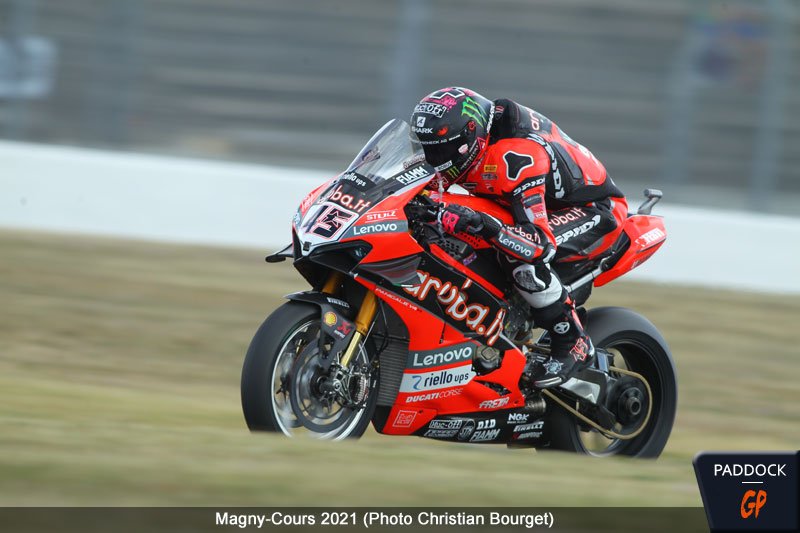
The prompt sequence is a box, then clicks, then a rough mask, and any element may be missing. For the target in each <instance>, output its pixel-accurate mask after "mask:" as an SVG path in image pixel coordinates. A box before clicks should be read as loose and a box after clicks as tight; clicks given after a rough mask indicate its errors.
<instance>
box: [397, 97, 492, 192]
mask: <svg viewBox="0 0 800 533" xmlns="http://www.w3.org/2000/svg"><path fill="white" fill-rule="evenodd" d="M493 112H494V104H492V102H491V101H490V100H488V99H486V98H484V97H483V96H481V95H480V94H478V93H476V92H474V91H470V90H469V89H464V88H462V87H449V88H446V89H440V90H438V91H436V92H433V93H431V94H429V95H428V96H426V97H425V98H423V99H422V101H421V102H420V103H419V104H417V106H416V107H415V108H414V113H413V114H412V115H411V131H413V132H414V133H415V134H416V135H417V138H419V141H420V144H422V148H423V150H424V151H425V159H427V161H428V163H430V164H431V165H432V166H433V167H435V168H436V170H437V171H438V172H439V175H440V176H442V177H443V178H444V179H445V181H446V182H447V185H448V186H449V185H452V184H454V183H458V182H459V181H461V180H462V179H463V178H464V177H465V176H466V174H467V171H468V170H469V169H470V168H471V167H472V165H474V164H475V162H476V161H478V160H479V159H480V158H481V157H482V156H483V152H484V150H486V146H487V144H488V142H489V128H490V127H491V124H492V114H493Z"/></svg>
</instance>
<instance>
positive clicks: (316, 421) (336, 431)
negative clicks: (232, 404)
mask: <svg viewBox="0 0 800 533" xmlns="http://www.w3.org/2000/svg"><path fill="white" fill-rule="evenodd" d="M320 335H321V328H320V309H319V307H317V306H314V305H311V304H307V303H302V302H294V301H292V302H287V303H285V304H283V305H282V306H281V307H279V308H278V309H276V310H275V312H273V313H272V314H271V315H270V316H269V317H268V318H267V319H266V320H265V321H264V323H263V324H261V327H259V328H258V331H257V332H256V334H255V336H254V337H253V340H252V341H251V342H250V347H249V348H248V349H247V355H246V356H245V360H244V366H243V368H242V381H241V393H242V411H243V413H244V418H245V421H246V422H247V427H249V428H250V430H251V431H274V432H281V433H283V434H284V435H287V436H290V437H291V436H297V435H308V436H311V437H313V438H318V439H330V440H341V439H345V438H349V437H354V438H357V437H360V436H361V435H362V434H363V433H364V431H365V430H366V429H367V426H368V425H369V423H370V420H371V418H372V414H373V412H374V411H375V404H376V401H377V396H378V394H377V392H378V391H377V377H372V378H371V379H370V382H369V388H368V393H367V398H366V400H365V401H364V405H363V407H361V408H349V407H345V406H343V405H341V404H340V403H338V402H336V401H331V399H330V398H329V397H326V396H325V395H324V394H323V393H321V392H320V391H319V390H318V387H316V385H315V384H316V383H317V382H318V381H319V378H320V376H321V369H320V367H319V361H320V358H321V357H322V356H323V354H321V353H320V348H319V346H320V343H319V337H320ZM369 363H370V362H369V357H368V353H367V350H366V349H365V346H364V345H363V344H362V345H361V346H360V347H359V350H358V352H357V355H356V357H354V360H353V362H352V364H351V366H353V365H359V366H361V367H366V366H369ZM374 374H375V375H376V376H377V373H374Z"/></svg>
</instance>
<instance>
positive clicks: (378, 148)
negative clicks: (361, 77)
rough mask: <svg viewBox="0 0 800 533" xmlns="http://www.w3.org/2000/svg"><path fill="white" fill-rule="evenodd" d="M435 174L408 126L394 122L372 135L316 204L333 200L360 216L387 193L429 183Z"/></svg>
mask: <svg viewBox="0 0 800 533" xmlns="http://www.w3.org/2000/svg"><path fill="white" fill-rule="evenodd" d="M434 174H435V171H434V170H433V168H432V167H431V166H430V165H428V164H427V163H426V162H425V154H424V152H423V151H422V145H420V144H419V141H418V140H417V138H416V135H415V134H414V133H412V131H411V127H410V126H409V125H408V124H407V123H406V122H404V121H402V120H399V119H393V120H390V121H389V122H387V123H386V124H385V125H384V126H383V127H382V128H381V129H380V130H378V131H377V132H376V133H375V135H373V136H372V138H371V139H370V140H369V142H367V144H366V145H365V146H364V148H362V149H361V151H360V152H359V153H358V155H357V156H356V158H355V159H354V160H353V162H352V163H350V166H348V167H347V170H346V171H345V172H344V173H342V175H341V176H339V177H338V178H337V179H335V180H333V182H332V183H331V185H330V186H329V187H328V189H327V190H326V191H324V192H323V193H322V194H320V196H319V198H318V199H317V202H316V203H323V202H326V201H334V202H337V203H339V204H340V205H342V206H343V207H345V208H347V209H351V210H355V211H356V212H357V213H358V214H361V213H362V212H364V210H365V209H367V208H369V207H370V206H372V205H375V204H376V203H378V202H379V201H381V200H382V199H383V198H385V197H387V196H389V195H390V194H393V193H395V192H397V191H398V190H400V189H402V188H404V187H407V186H409V185H412V184H414V185H418V184H419V183H420V182H422V181H423V180H424V181H427V180H430V179H431V178H432V177H433V176H434Z"/></svg>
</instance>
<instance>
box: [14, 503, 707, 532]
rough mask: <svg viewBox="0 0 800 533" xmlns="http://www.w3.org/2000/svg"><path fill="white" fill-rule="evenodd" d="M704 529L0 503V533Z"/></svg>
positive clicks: (572, 515)
mask: <svg viewBox="0 0 800 533" xmlns="http://www.w3.org/2000/svg"><path fill="white" fill-rule="evenodd" d="M676 524H679V525H680V531H682V532H689V533H692V532H699V531H703V532H706V531H708V526H707V523H706V520H705V515H704V512H703V509H702V508H700V507H696V508H692V507H689V508H668V507H658V508H652V507H651V508H648V507H634V508H623V507H615V508H585V507H584V508H580V507H553V508H524V507H522V508H519V507H498V508H472V509H470V508H439V507H436V508H401V507H386V508H371V507H367V508H320V507H286V508H277V507H269V508H241V507H218V508H209V507H192V508H166V507H161V508H135V507H121V508H109V507H100V508H90V507H80V508H75V507H50V508H33V507H26V508H0V531H8V532H14V533H34V532H35V533H51V532H66V533H71V532H76V533H77V532H80V533H100V532H103V533H105V532H114V533H127V532H136V533H148V532H156V533H161V532H165V533H166V532H169V533H177V532H180V533H184V532H186V533H189V532H192V533H194V532H216V533H224V532H231V531H273V532H297V533H299V532H306V531H309V532H312V531H313V532H319V531H325V532H342V533H344V532H349V531H361V532H364V531H374V532H382V531H393V532H397V531H409V532H416V531H431V532H432V531H445V530H447V531H455V530H456V529H457V530H458V531H459V532H465V533H466V532H473V531H474V532H485V531H490V532H516V531H546V530H550V531H571V532H612V531H613V532H627V531H637V532H638V531H647V532H648V533H658V532H661V531H664V532H667V531H669V532H672V531H675V526H676Z"/></svg>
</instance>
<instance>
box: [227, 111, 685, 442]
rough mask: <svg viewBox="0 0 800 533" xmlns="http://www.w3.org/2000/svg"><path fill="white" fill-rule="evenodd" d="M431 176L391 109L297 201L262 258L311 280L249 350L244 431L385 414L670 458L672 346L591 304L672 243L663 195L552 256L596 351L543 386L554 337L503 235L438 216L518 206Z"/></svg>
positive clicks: (322, 430)
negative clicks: (597, 290)
mask: <svg viewBox="0 0 800 533" xmlns="http://www.w3.org/2000/svg"><path fill="white" fill-rule="evenodd" d="M434 179H438V178H436V172H435V170H434V169H433V168H431V167H430V166H429V165H428V164H427V163H426V162H425V158H424V155H423V153H422V150H421V147H420V145H419V144H418V143H416V142H415V141H414V137H413V134H412V133H411V130H410V128H409V126H408V125H407V124H406V123H405V122H403V121H401V120H397V119H395V120H392V121H390V122H388V123H387V124H386V125H385V126H383V128H381V129H380V130H379V131H378V132H377V133H376V134H375V135H374V136H373V137H372V139H371V140H370V141H369V142H368V143H367V144H366V146H364V148H363V149H362V150H361V152H360V153H359V154H358V156H357V157H356V158H355V160H354V161H353V163H351V164H350V166H349V167H348V169H347V170H346V171H345V172H344V173H342V174H340V175H338V176H336V177H335V178H332V179H331V180H330V181H328V182H327V183H325V184H323V185H321V186H320V187H318V188H317V189H315V190H314V191H312V192H311V193H310V194H309V195H308V196H307V197H306V198H305V199H304V200H303V201H302V202H301V204H300V206H299V208H298V209H297V212H296V213H295V215H294V218H293V221H292V243H291V244H290V245H289V246H287V247H286V248H284V249H283V250H281V251H279V252H277V253H274V254H272V255H270V256H268V257H267V258H266V260H267V262H270V263H274V262H280V261H284V260H286V259H291V260H292V261H293V264H294V267H295V268H296V269H297V271H298V272H299V273H300V274H301V275H302V277H303V278H305V280H306V281H307V282H308V283H309V284H310V285H311V287H312V289H311V290H308V291H303V292H297V293H293V294H290V295H288V296H286V298H287V299H288V302H286V303H284V304H283V305H282V306H281V307H279V308H278V309H277V310H275V311H274V312H273V313H272V314H271V315H270V316H269V317H268V318H267V319H266V320H265V321H264V323H263V324H262V325H261V327H260V328H259V329H258V331H257V332H256V334H255V336H254V338H253V340H252V342H251V344H250V346H249V349H248V351H247V355H246V357H245V361H244V366H243V370H242V380H241V397H242V408H243V411H244V417H245V420H246V422H247V425H248V427H249V428H250V429H251V430H253V431H273V432H281V433H283V434H285V435H288V436H295V435H298V434H307V435H310V436H312V437H315V438H322V439H334V440H338V439H344V438H348V437H359V436H361V435H362V434H363V433H364V431H365V430H366V429H367V427H368V425H369V424H370V423H372V425H373V426H374V428H375V430H377V431H378V432H380V433H383V434H386V435H416V436H421V437H428V438H433V439H439V440H445V441H452V442H464V443H500V444H506V445H508V446H510V447H530V448H539V449H556V450H568V451H573V452H578V453H587V454H593V455H630V456H637V457H657V456H658V455H659V454H660V453H661V451H662V450H663V449H664V446H665V445H666V442H667V439H668V438H669V435H670V432H671V430H672V425H673V422H674V418H675V411H676V405H677V380H676V372H675V366H674V363H673V361H672V356H671V355H670V350H669V348H668V346H667V344H666V342H665V341H664V338H663V337H662V336H661V334H660V333H659V332H658V330H657V329H656V328H655V327H654V326H653V324H652V323H650V322H649V321H648V320H647V319H646V318H644V317H643V316H641V315H639V314H637V313H635V312H633V311H631V310H629V309H625V308H621V307H600V308H593V309H590V310H588V311H587V310H586V309H585V308H584V307H583V305H584V303H585V302H586V301H587V299H588V298H589V296H590V294H591V291H592V288H593V287H599V286H602V285H605V284H607V283H609V282H610V281H612V280H614V279H616V278H618V277H620V276H622V275H623V274H625V273H627V272H629V271H630V270H632V269H633V268H635V267H637V266H638V265H640V264H642V263H643V262H644V261H646V260H647V259H649V258H650V257H651V256H652V255H653V254H654V253H655V252H656V251H657V250H658V249H659V247H660V246H661V245H662V244H663V243H664V241H665V239H666V230H665V228H664V224H663V222H662V219H661V218H660V217H657V216H652V215H651V214H650V213H651V210H652V207H653V206H654V205H655V204H656V203H657V202H658V201H659V199H660V198H661V193H660V191H656V190H647V191H645V195H646V197H647V200H646V201H645V202H644V204H642V206H641V207H640V208H639V209H638V212H637V213H635V214H630V215H629V217H628V218H627V220H626V221H625V222H624V224H623V227H622V229H621V231H620V232H619V234H618V236H617V237H616V239H615V240H613V242H610V243H605V242H604V244H603V245H602V246H599V247H596V249H595V250H593V251H592V253H590V254H589V255H583V256H575V257H571V256H567V257H562V258H560V259H558V260H557V261H556V262H555V263H554V264H553V265H552V266H553V268H554V270H555V271H556V272H557V273H558V275H559V277H560V279H561V280H562V283H563V284H564V286H565V287H566V288H567V290H568V291H570V293H571V295H572V298H573V300H574V301H575V303H576V306H578V308H579V311H578V312H579V313H580V315H581V318H582V320H583V323H584V324H585V326H586V330H587V332H588V334H589V335H590V336H591V338H592V340H593V342H594V345H595V347H596V350H597V355H596V358H595V360H594V362H593V363H592V365H591V366H589V367H587V368H585V369H583V370H581V371H579V372H578V373H577V374H576V375H575V376H574V377H573V378H572V379H570V380H568V381H567V382H565V383H563V384H562V385H560V386H559V387H556V388H554V389H546V390H539V389H537V388H536V387H534V386H533V384H532V380H531V378H530V374H531V369H532V368H533V366H534V365H535V364H536V363H537V361H539V362H541V361H543V360H544V359H545V358H546V357H547V354H548V351H549V345H550V341H549V338H548V336H547V334H546V333H544V334H541V335H538V336H537V335H536V334H535V331H536V330H535V328H536V324H535V323H534V321H533V320H532V317H531V316H530V308H529V307H528V305H527V304H526V303H525V302H524V300H522V298H521V297H520V296H519V295H517V294H516V291H515V290H514V288H513V286H512V284H511V282H510V280H509V279H507V277H506V276H505V275H504V273H503V271H502V270H501V269H500V268H499V264H498V262H497V255H496V252H495V251H494V250H493V249H492V248H491V247H490V245H489V244H488V243H486V242H485V241H483V240H482V239H480V238H478V237H476V236H474V235H470V234H467V233H463V234H458V235H455V236H452V235H448V234H446V233H444V232H443V231H442V228H441V226H440V224H439V223H438V222H437V213H438V212H439V211H440V210H441V209H442V206H444V205H447V204H449V203H459V204H462V205H465V206H468V207H470V208H472V209H473V210H475V211H483V212H486V213H489V214H491V215H493V216H495V217H496V218H498V219H501V220H503V221H505V222H506V223H510V222H511V216H510V214H509V213H508V212H507V211H505V210H504V209H503V208H502V207H501V206H499V205H498V204H496V203H495V202H492V201H490V200H487V199H483V198H479V197H475V196H470V195H468V194H457V193H450V192H444V191H443V190H442V188H441V186H440V187H439V191H438V192H436V191H435V190H434V191H431V187H429V182H431V180H434ZM433 185H435V182H434V184H433Z"/></svg>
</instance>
